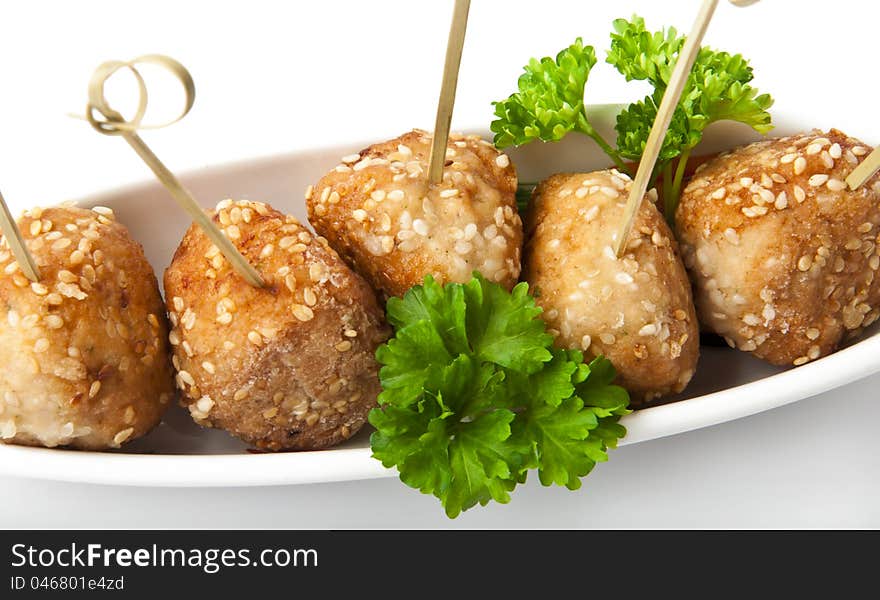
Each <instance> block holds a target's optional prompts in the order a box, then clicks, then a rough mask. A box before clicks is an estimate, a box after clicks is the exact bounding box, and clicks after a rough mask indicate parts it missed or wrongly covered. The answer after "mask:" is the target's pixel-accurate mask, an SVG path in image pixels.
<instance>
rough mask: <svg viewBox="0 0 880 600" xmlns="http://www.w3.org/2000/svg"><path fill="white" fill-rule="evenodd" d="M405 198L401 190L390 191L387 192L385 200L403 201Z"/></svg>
mask: <svg viewBox="0 0 880 600" xmlns="http://www.w3.org/2000/svg"><path fill="white" fill-rule="evenodd" d="M405 197H406V194H404V192H403V190H391V191H390V192H388V196H387V198H388V199H389V200H403V199H404V198H405Z"/></svg>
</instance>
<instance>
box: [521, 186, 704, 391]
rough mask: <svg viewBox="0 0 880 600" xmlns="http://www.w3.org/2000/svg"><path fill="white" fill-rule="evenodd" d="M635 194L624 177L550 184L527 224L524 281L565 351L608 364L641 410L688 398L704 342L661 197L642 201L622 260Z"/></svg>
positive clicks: (537, 197) (538, 193)
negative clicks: (627, 210) (627, 208)
mask: <svg viewBox="0 0 880 600" xmlns="http://www.w3.org/2000/svg"><path fill="white" fill-rule="evenodd" d="M631 185H632V181H631V180H630V178H629V177H628V176H627V175H625V174H623V173H620V172H619V171H617V170H616V169H612V170H608V171H597V172H594V173H587V174H559V175H553V176H552V177H549V178H548V179H545V180H544V181H542V182H541V183H540V184H539V185H538V187H537V188H536V189H535V191H534V194H533V196H532V202H531V204H530V206H529V209H528V212H527V217H526V235H527V238H528V242H527V244H526V250H525V259H524V267H523V279H524V280H525V281H527V282H528V283H529V285H530V286H531V287H532V288H533V289H536V290H538V291H539V293H538V298H537V302H538V305H539V306H541V307H542V308H543V309H544V313H543V315H542V316H543V317H544V320H545V321H547V323H548V324H549V325H550V327H551V328H552V332H553V333H554V334H555V336H556V343H557V344H558V345H559V346H561V347H563V348H578V349H581V350H583V351H584V352H585V353H587V354H588V355H589V356H593V357H596V356H605V357H606V358H608V359H609V360H610V361H611V362H612V364H614V366H615V368H616V369H617V371H618V374H619V380H618V382H619V383H620V385H622V386H623V387H625V388H626V389H627V390H629V392H630V397H631V400H632V403H633V405H634V406H635V405H638V404H642V403H644V402H648V401H651V400H653V399H655V398H658V397H660V396H662V395H665V394H670V393H675V392H680V391H682V390H683V389H684V388H685V386H686V385H687V384H688V382H689V381H690V379H691V377H692V376H693V374H694V371H695V369H696V366H697V358H698V356H699V345H700V336H699V332H698V328H697V319H696V314H695V311H694V304H693V300H692V298H691V287H690V284H689V282H688V277H687V273H686V272H685V269H684V265H683V264H682V262H681V259H680V258H679V256H678V252H677V244H676V241H675V238H674V237H673V236H672V232H671V231H670V230H669V226H667V224H666V221H664V220H663V216H662V215H661V214H660V212H659V211H658V210H657V208H656V207H655V206H654V201H653V198H656V194H654V195H653V196H648V197H646V198H645V199H644V200H643V201H642V204H641V207H640V209H639V213H638V216H637V218H636V222H635V226H634V228H633V232H632V234H631V235H630V237H629V239H628V240H627V244H626V246H625V249H624V255H623V257H621V258H618V257H617V256H616V255H615V253H614V250H613V247H614V240H615V236H616V235H617V232H618V230H619V228H620V223H621V220H622V219H623V205H624V202H625V200H626V198H627V195H628V193H629V188H630V186H631Z"/></svg>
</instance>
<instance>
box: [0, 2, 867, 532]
mask: <svg viewBox="0 0 880 600" xmlns="http://www.w3.org/2000/svg"><path fill="white" fill-rule="evenodd" d="M451 5H452V3H451V0H442V1H441V0H429V1H414V0H410V1H403V0H398V1H390V0H374V1H372V2H365V1H351V2H347V1H342V0H324V1H322V2H317V1H315V2H281V1H278V2H261V1H254V0H249V1H246V2H245V1H238V2H210V3H208V2H182V1H181V0H176V1H167V0H151V2H129V1H121V0H115V1H103V2H97V1H83V0H79V1H77V2H61V1H58V2H46V1H30V2H4V3H2V4H0V20H2V23H3V32H2V35H0V94H2V97H0V107H2V110H0V190H2V191H3V194H4V195H5V196H6V199H7V201H8V202H9V204H10V205H11V206H12V208H13V211H14V212H15V211H17V210H19V209H21V208H23V207H25V206H28V205H31V204H36V203H40V204H48V203H52V202H57V201H60V200H63V199H66V198H77V197H81V196H83V195H87V194H89V193H91V192H94V191H97V190H101V189H105V188H108V187H112V186H116V185H118V184H121V183H125V182H131V181H137V180H141V179H144V178H146V177H147V176H148V172H147V171H146V167H145V166H144V165H143V164H142V163H141V162H140V161H139V159H137V158H136V157H135V155H134V154H133V153H132V152H131V151H130V150H129V149H128V148H127V147H126V146H125V144H124V143H123V142H122V141H121V140H118V139H113V138H107V137H104V136H100V135H98V134H96V133H95V132H93V131H92V130H91V129H90V128H89V127H88V126H87V125H86V124H85V123H83V122H82V121H76V120H73V119H70V118H69V117H67V116H65V115H66V113H69V112H82V110H83V106H84V104H85V100H86V97H85V96H86V83H87V80H88V78H89V76H90V74H91V72H92V70H93V69H94V68H95V67H96V66H97V65H98V63H100V62H101V61H103V60H107V59H129V58H132V57H134V56H137V55H140V54H145V53H154V52H161V53H165V54H169V55H172V56H174V57H175V58H177V59H179V60H181V61H182V62H183V63H184V64H186V65H187V66H188V67H189V68H190V70H191V71H192V73H193V75H194V77H195V80H196V86H197V89H198V98H197V101H196V105H195V108H194V109H193V111H192V112H191V113H190V115H189V116H188V117H187V118H186V119H185V120H184V121H182V122H181V123H179V124H177V125H174V126H173V127H171V128H169V129H165V130H162V131H158V132H148V133H146V134H145V139H146V140H147V141H148V143H149V144H150V145H151V146H152V147H153V149H154V150H155V151H156V153H157V154H158V155H159V156H160V157H162V158H163V160H165V161H166V163H167V164H168V165H169V166H170V167H171V168H172V169H175V170H185V169H192V168H199V167H203V166H207V165H210V164H215V163H217V162H223V161H227V160H231V159H238V158H246V157H251V156H255V155H261V154H271V153H276V152H287V151H291V150H295V149H301V148H309V147H314V146H319V145H328V144H332V143H335V142H346V141H352V140H369V139H377V140H378V139H387V138H390V137H393V136H395V135H397V134H399V133H402V132H403V131H406V130H408V129H410V128H412V127H423V128H426V129H430V128H431V127H432V126H433V119H434V103H435V98H436V94H437V91H438V88H439V81H440V74H441V69H442V61H443V52H444V47H445V43H446V34H447V28H448V21H449V17H450V15H451ZM697 6H698V2H697V0H674V1H666V2H654V1H649V0H641V1H618V2H600V1H582V0H568V1H565V0H541V1H540V2H534V1H532V2H527V1H524V0H520V1H511V0H506V1H502V0H474V1H473V6H472V8H471V18H470V24H469V29H468V38H467V42H466V45H465V51H464V52H465V54H464V58H463V63H462V69H461V77H460V80H459V93H458V100H457V104H456V111H455V117H454V127H456V128H461V129H464V128H471V127H480V126H483V127H484V126H486V125H487V124H488V122H489V120H490V119H491V110H492V109H491V106H490V102H491V101H492V100H497V99H500V98H502V97H506V96H507V95H508V94H509V93H511V92H512V91H514V88H515V82H516V78H517V76H518V75H519V73H520V71H521V68H522V65H523V64H525V62H526V61H527V59H528V58H529V57H530V56H533V55H534V56H544V55H548V54H555V53H556V52H557V51H558V50H559V49H561V48H562V47H564V46H566V45H568V44H569V43H571V41H572V40H573V39H574V38H575V37H576V36H578V35H580V36H583V37H584V39H585V41H586V42H587V43H591V44H594V45H595V46H597V48H600V49H603V48H605V47H607V40H608V37H607V36H608V31H609V30H610V24H611V20H612V19H613V18H616V17H625V16H629V15H630V14H631V13H633V12H638V13H639V14H641V15H643V16H644V17H645V18H646V19H647V20H648V24H649V26H650V27H659V26H661V25H675V26H676V27H678V28H679V29H680V30H687V29H688V28H689V26H690V23H691V19H692V16H693V14H695V12H696V8H697ZM877 16H878V10H877V9H876V8H873V3H869V2H858V1H856V0H837V1H836V2H833V3H828V2H824V1H822V2H820V1H818V0H815V1H807V0H801V1H798V2H794V1H793V0H764V1H763V2H760V3H759V4H757V5H755V6H752V7H749V8H745V9H737V8H734V7H732V6H729V5H727V4H726V3H725V2H722V4H721V6H720V7H719V9H718V11H717V13H716V16H715V20H714V21H713V24H712V26H711V28H710V29H709V32H708V34H707V36H706V43H708V44H710V45H713V46H715V47H718V48H722V49H726V50H731V51H735V52H743V53H744V54H745V55H746V56H747V57H748V58H750V59H751V60H752V64H753V66H754V67H755V69H756V75H757V76H756V80H755V84H756V86H758V87H759V88H760V89H761V90H763V91H769V92H771V93H772V94H773V95H774V97H775V98H776V105H775V107H774V109H773V110H774V111H776V112H778V113H779V114H782V113H783V112H784V113H786V114H787V115H802V116H804V117H805V118H806V120H807V122H808V123H809V124H811V125H813V126H816V127H823V128H827V127H831V126H835V127H838V128H841V129H843V130H845V131H847V132H848V133H851V134H852V135H856V136H859V135H860V126H862V125H863V124H864V123H865V122H866V120H868V119H876V118H877V115H875V114H871V112H870V111H871V110H874V106H875V99H876V77H874V75H873V73H874V71H875V70H876V69H875V68H874V66H875V65H874V64H873V53H872V50H873V48H874V46H875V43H874V42H875V38H876V23H877ZM601 59H602V53H601V52H600V61H601ZM126 83H130V82H126V81H124V80H120V81H118V82H117V85H115V86H113V87H112V88H110V90H111V94H109V95H110V97H111V102H114V103H115V102H116V98H122V99H123V100H122V107H125V106H130V99H131V98H130V95H127V91H126V89H124V88H125V87H126V86H125V84H126ZM161 83H162V82H161V81H160V82H159V84H161ZM153 89H155V90H156V96H157V97H158V96H163V97H164V98H174V97H175V95H174V91H173V88H170V87H167V86H163V85H159V87H155V88H154V87H151V90H153ZM587 89H588V94H587V96H588V100H589V101H592V102H614V101H626V100H631V99H633V98H635V97H637V96H638V95H639V94H641V93H642V92H643V91H644V88H640V87H639V86H638V85H636V84H626V83H625V82H623V81H622V78H621V77H620V76H618V75H617V74H616V72H614V71H613V69H611V68H610V67H608V66H607V65H603V64H602V63H601V62H600V64H599V65H597V67H596V69H594V72H593V74H592V75H591V77H590V83H589V84H588V86H587ZM126 101H129V104H126ZM151 106H152V105H151ZM155 106H156V107H157V109H158V113H159V114H160V116H161V114H167V113H168V112H170V111H171V110H173V106H171V104H170V103H169V102H162V101H161V100H160V99H159V98H157V99H156V105H155ZM862 128H863V127H862ZM874 130H875V131H876V129H874ZM866 141H867V142H870V143H877V142H878V141H880V140H878V139H870V138H869V139H866ZM212 202H213V200H212ZM878 386H880V376H874V377H872V378H869V379H866V380H863V381H861V382H856V383H853V384H851V385H849V386H847V387H844V388H841V389H839V390H837V391H835V392H833V393H827V394H824V395H821V396H818V397H815V398H811V399H808V400H805V401H802V402H799V403H797V404H794V405H791V406H787V407H784V408H780V409H777V410H774V411H770V412H768V413H764V414H760V415H756V416H754V417H750V418H747V419H742V420H739V421H736V422H732V423H728V424H724V425H720V426H716V427H712V428H708V429H704V430H700V431H695V432H691V433H687V434H682V435H679V436H675V437H672V438H667V439H662V440H656V441H653V442H647V443H644V444H638V445H636V446H630V447H626V448H622V449H620V450H617V451H615V452H614V453H613V455H612V460H611V462H610V463H608V464H604V465H601V466H600V467H599V468H597V470H596V471H595V472H594V474H592V475H591V476H590V477H589V478H588V479H587V480H586V481H585V485H584V488H583V489H582V490H581V491H579V492H575V493H572V492H568V491H566V490H559V489H544V488H542V487H541V486H540V485H536V484H534V483H533V484H531V485H528V486H526V487H525V488H523V489H521V490H519V491H517V492H516V493H515V495H514V497H513V502H512V503H511V504H510V505H508V506H491V507H489V508H482V509H475V510H473V511H471V512H469V513H466V514H465V515H464V516H462V517H460V518H459V519H458V520H456V521H453V522H450V521H448V520H447V519H446V518H445V517H444V516H443V515H442V511H441V510H440V508H439V506H438V505H436V503H435V501H434V500H433V499H431V498H428V497H422V496H420V495H419V494H418V493H417V492H415V491H413V490H410V489H408V488H405V487H404V486H403V485H401V484H400V483H399V482H398V481H396V480H393V479H386V480H376V481H366V482H350V483H338V484H326V485H311V486H291V487H279V488H251V489H222V490H217V489H212V490H182V489H176V490H174V489H136V488H113V487H102V486H89V485H71V484H59V483H49V482H41V481H31V480H23V479H2V478H0V490H2V493H0V527H125V528H134V527H290V528H301V527H320V528H342V527H450V526H458V527H871V528H874V527H878V526H880V436H878V435H876V428H877V426H876V424H877V423H880V393H878Z"/></svg>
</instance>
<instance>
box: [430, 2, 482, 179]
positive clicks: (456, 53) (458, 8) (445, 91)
mask: <svg viewBox="0 0 880 600" xmlns="http://www.w3.org/2000/svg"><path fill="white" fill-rule="evenodd" d="M470 6H471V0H455V10H454V11H453V13H452V25H451V26H450V28H449V41H448V42H447V43H446V63H445V65H444V67H443V84H442V86H441V87H440V100H439V101H438V102H437V118H436V120H435V121H434V139H433V141H432V143H431V158H430V159H429V161H428V181H429V182H430V183H431V184H432V185H433V184H437V183H440V180H441V179H443V164H444V163H445V162H446V142H447V141H448V140H449V127H450V126H451V124H452V109H453V106H454V105H455V90H456V87H457V86H458V69H459V67H460V66H461V51H462V49H463V48H464V34H465V30H466V29H467V19H468V11H469V10H470Z"/></svg>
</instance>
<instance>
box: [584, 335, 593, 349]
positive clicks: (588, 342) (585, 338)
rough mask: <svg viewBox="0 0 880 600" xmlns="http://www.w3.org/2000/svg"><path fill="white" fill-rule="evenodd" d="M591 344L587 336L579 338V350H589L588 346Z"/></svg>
mask: <svg viewBox="0 0 880 600" xmlns="http://www.w3.org/2000/svg"><path fill="white" fill-rule="evenodd" d="M592 344H593V338H592V337H590V336H589V335H585V336H584V337H582V338H581V348H583V349H584V350H589V349H590V346H591V345H592Z"/></svg>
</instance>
